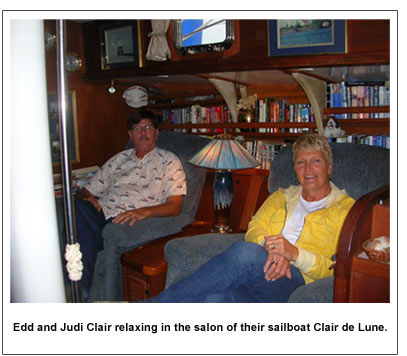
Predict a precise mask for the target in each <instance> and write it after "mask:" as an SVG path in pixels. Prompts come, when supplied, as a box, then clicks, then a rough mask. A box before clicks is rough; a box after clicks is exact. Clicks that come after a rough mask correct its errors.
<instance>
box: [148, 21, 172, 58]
mask: <svg viewBox="0 0 407 356" xmlns="http://www.w3.org/2000/svg"><path fill="white" fill-rule="evenodd" d="M169 24H170V20H151V27H152V29H153V31H152V32H150V33H149V34H148V37H151V40H150V44H149V45H148V49H147V54H146V58H147V59H148V60H150V61H166V60H167V58H171V53H170V48H169V47H168V42H167V37H166V33H167V29H168V26H169Z"/></svg>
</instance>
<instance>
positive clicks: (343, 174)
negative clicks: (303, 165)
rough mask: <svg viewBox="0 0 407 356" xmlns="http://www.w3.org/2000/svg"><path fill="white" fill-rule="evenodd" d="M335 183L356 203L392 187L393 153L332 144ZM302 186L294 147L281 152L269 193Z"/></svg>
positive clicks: (367, 147) (273, 164) (354, 145)
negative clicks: (365, 195)
mask: <svg viewBox="0 0 407 356" xmlns="http://www.w3.org/2000/svg"><path fill="white" fill-rule="evenodd" d="M330 145H331V148H332V154H333V170H332V177H331V180H332V182H334V183H335V184H336V185H337V186H338V187H339V188H341V189H346V191H347V192H348V194H349V195H350V196H351V197H353V198H354V199H358V198H360V197H361V196H362V195H364V194H367V193H369V192H371V191H372V190H375V189H377V188H380V187H382V186H384V185H386V184H389V183H390V150H388V149H385V148H382V147H376V146H368V145H359V144H354V143H331V144H330ZM292 184H298V181H297V178H296V176H295V173H294V170H293V160H292V146H286V147H283V148H281V150H280V152H279V153H278V155H277V157H276V158H275V159H274V161H273V162H272V164H271V167H270V176H269V181H268V189H269V192H270V193H273V192H275V191H276V190H277V189H278V188H280V187H282V188H287V187H288V186H290V185H292Z"/></svg>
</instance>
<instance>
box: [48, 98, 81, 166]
mask: <svg viewBox="0 0 407 356" xmlns="http://www.w3.org/2000/svg"><path fill="white" fill-rule="evenodd" d="M58 112H59V110H58V96H57V94H56V93H54V92H51V93H48V121H49V133H50V138H51V157H52V163H53V164H60V163H61V140H60V127H59V118H58ZM67 120H68V121H67V132H68V140H69V149H70V153H71V161H72V162H73V163H75V162H79V139H78V121H77V117H76V92H75V91H70V92H68V117H67Z"/></svg>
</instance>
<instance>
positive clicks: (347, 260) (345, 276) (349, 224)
mask: <svg viewBox="0 0 407 356" xmlns="http://www.w3.org/2000/svg"><path fill="white" fill-rule="evenodd" d="M389 196H390V186H389V185H387V186H384V187H382V188H379V189H377V190H375V191H372V192H370V193H368V194H366V195H364V196H362V197H361V198H359V199H358V200H357V201H356V202H355V204H354V205H353V207H352V208H351V210H350V211H349V213H348V216H347V217H346V219H345V222H344V225H343V227H342V232H341V236H340V238H339V244H338V252H337V262H336V268H335V284H334V302H349V301H350V300H351V298H350V292H351V287H352V286H351V273H352V263H356V262H357V261H356V258H357V257H356V256H357V255H358V254H359V253H360V252H362V243H363V242H364V241H365V240H367V239H369V238H371V237H377V236H372V231H373V229H372V226H373V222H374V220H375V219H374V218H373V213H372V212H373V208H374V206H375V205H377V204H378V203H379V202H380V201H385V200H388V199H389ZM381 228H382V229H384V231H389V223H388V222H386V224H382V227H381ZM368 262H369V263H372V261H368ZM358 263H359V264H360V261H359V262H358ZM373 263H374V262H373ZM382 267H383V268H385V269H387V267H388V266H386V267H384V266H380V268H382ZM383 268H382V269H383ZM359 293H361V291H359ZM366 297H367V296H366Z"/></svg>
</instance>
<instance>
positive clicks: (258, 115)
mask: <svg viewBox="0 0 407 356" xmlns="http://www.w3.org/2000/svg"><path fill="white" fill-rule="evenodd" d="M254 116H255V121H256V122H275V123H288V122H290V123H295V122H315V116H314V112H313V110H312V107H311V105H310V104H290V103H289V102H288V101H286V100H284V99H273V98H265V99H259V100H256V102H255V107H254ZM307 131H308V128H260V129H259V132H290V133H301V132H307Z"/></svg>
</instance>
